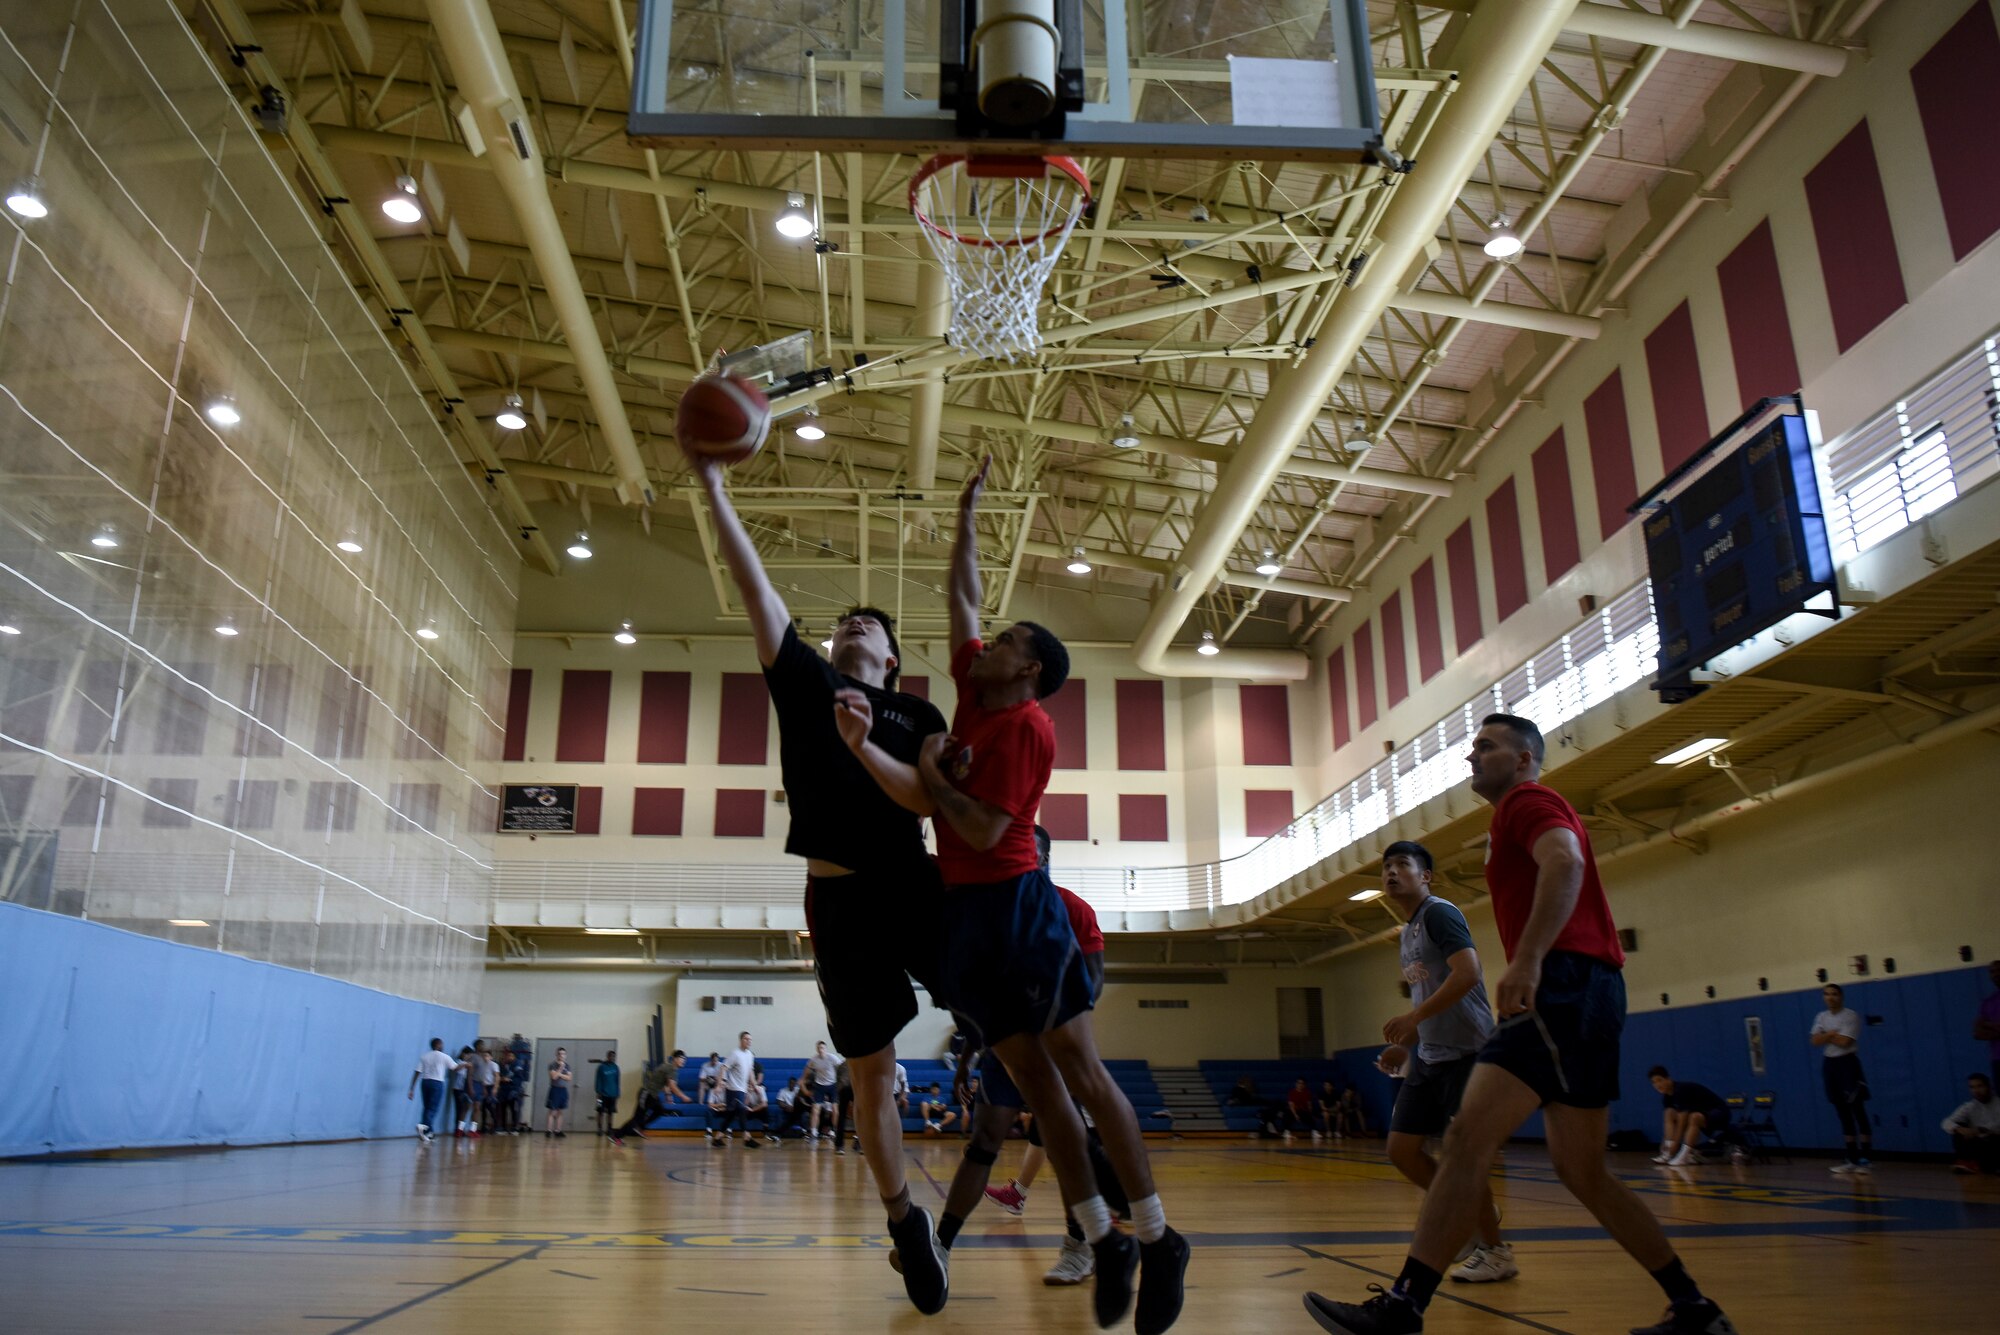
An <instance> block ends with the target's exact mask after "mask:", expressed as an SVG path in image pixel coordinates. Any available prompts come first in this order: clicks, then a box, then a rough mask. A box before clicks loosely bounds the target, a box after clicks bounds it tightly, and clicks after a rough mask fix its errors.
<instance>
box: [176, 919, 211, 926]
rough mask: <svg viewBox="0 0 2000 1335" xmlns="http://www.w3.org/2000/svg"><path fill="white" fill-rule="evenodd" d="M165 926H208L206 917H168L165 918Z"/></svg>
mask: <svg viewBox="0 0 2000 1335" xmlns="http://www.w3.org/2000/svg"><path fill="white" fill-rule="evenodd" d="M167 926H169V927H206V926H208V919H206V918H169V919H167Z"/></svg>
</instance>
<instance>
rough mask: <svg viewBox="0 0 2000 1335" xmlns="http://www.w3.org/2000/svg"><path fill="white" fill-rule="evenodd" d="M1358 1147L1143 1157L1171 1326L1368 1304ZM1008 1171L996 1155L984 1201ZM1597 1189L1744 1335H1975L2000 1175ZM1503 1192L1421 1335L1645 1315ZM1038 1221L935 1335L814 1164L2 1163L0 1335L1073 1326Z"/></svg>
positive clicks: (855, 1162) (1596, 1245)
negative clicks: (1321, 1303)
mask: <svg viewBox="0 0 2000 1335" xmlns="http://www.w3.org/2000/svg"><path fill="white" fill-rule="evenodd" d="M1379 1144H1380V1142H1373V1141H1364V1142H1360V1143H1358V1144H1343V1145H1338V1146H1327V1147H1321V1146H1318V1145H1313V1144H1310V1143H1298V1144H1289V1145H1287V1144H1276V1143H1269V1142H1262V1143H1260V1142H1254V1141H1244V1140H1220V1139H1213V1140H1197V1139H1189V1140H1185V1141H1178V1142H1171V1143H1169V1142H1166V1141H1156V1142H1154V1144H1153V1148H1154V1163H1155V1165H1156V1168H1157V1171H1158V1173H1159V1178H1160V1186H1161V1191H1162V1194H1163V1195H1164V1197H1165V1201H1166V1206H1167V1213H1168V1218H1169V1219H1170V1221H1172V1222H1173V1223H1174V1224H1175V1225H1176V1226H1177V1227H1179V1228H1180V1229H1181V1230H1182V1231H1183V1232H1184V1233H1186V1234H1187V1235H1188V1237H1189V1239H1190V1241H1192V1242H1193V1243H1194V1245H1195V1253H1194V1262H1193V1265H1192V1267H1191V1268H1190V1270H1189V1273H1188V1281H1189V1285H1190V1289H1189V1293H1188V1301H1187V1309H1186V1312H1185V1314H1184V1315H1183V1317H1182V1319H1181V1323H1180V1325H1179V1327H1177V1329H1178V1330H1180V1331H1185V1332H1189V1335H1211V1333H1215V1332H1232V1333H1236V1332H1250V1331H1255V1332H1258V1335H1264V1332H1273V1331H1296V1332H1302V1333H1304V1332H1314V1331H1317V1329H1318V1328H1317V1327H1316V1326H1314V1325H1313V1323H1312V1321H1311V1319H1310V1318H1308V1317H1307V1316H1306V1315H1305V1313H1304V1310H1303V1309H1302V1307H1301V1306H1300V1295H1301V1294H1302V1293H1303V1292H1304V1291H1305V1290H1307V1289H1319V1290H1321V1291H1322V1292H1326V1293H1330V1294H1335V1295H1340V1296H1346V1297H1359V1296H1361V1295H1362V1293H1363V1290H1364V1288H1365V1286H1366V1285H1367V1284H1369V1283H1370V1282H1387V1278H1388V1277H1389V1276H1392V1275H1393V1274H1394V1272H1395V1270H1396V1268H1397V1266H1398V1265H1399V1263H1400V1260H1401V1257H1402V1254H1403V1244H1404V1241H1405V1238H1406V1234H1407V1230H1408V1228H1409V1226H1410V1222H1411V1220H1412V1219H1413V1218H1414V1216H1415V1211H1416V1204H1417V1194H1416V1192H1415V1190H1414V1189H1413V1188H1411V1187H1409V1186H1407V1185H1405V1184H1404V1183H1403V1182H1402V1181H1401V1179H1400V1178H1398V1177H1397V1176H1396V1174H1395V1171H1394V1170H1393V1169H1392V1168H1390V1167H1389V1165H1388V1163H1387V1162H1386V1160H1385V1159H1384V1158H1383V1156H1382V1154H1381V1152H1380V1149H1379ZM958 1151H959V1142H957V1141H954V1140H945V1141H924V1142H919V1143H915V1144H912V1145H910V1146H909V1147H908V1153H909V1154H910V1156H911V1162H912V1169H913V1173H912V1179H913V1190H915V1192H916V1193H917V1194H918V1197H919V1199H921V1200H926V1201H928V1202H931V1203H933V1207H934V1208H935V1202H936V1201H937V1199H938V1191H939V1189H940V1188H941V1184H943V1183H945V1182H947V1181H948V1180H949V1178H950V1175H951V1173H952V1171H953V1168H954V1167H955V1165H956V1163H957V1161H958ZM1019 1155H1020V1146H1019V1144H1018V1143H1016V1144H1011V1145H1009V1146H1008V1148H1007V1150H1006V1151H1004V1152H1003V1154H1002V1157H1001V1162H1000V1173H999V1176H998V1178H997V1180H999V1181H1005V1180H1006V1176H1007V1172H1008V1170H1009V1169H1010V1168H1011V1167H1013V1166H1014V1165H1015V1164H1017V1163H1018V1162H1019ZM1617 1166H1618V1169H1619V1171H1620V1172H1621V1173H1623V1174H1624V1175H1625V1177H1626V1178H1627V1179H1628V1180H1629V1181H1630V1182H1632V1183H1633V1184H1634V1186H1635V1187H1637V1188H1638V1190H1640V1191H1641V1192H1642V1193H1643V1194H1644V1195H1645V1197H1646V1199H1647V1200H1648V1202H1650V1203H1651V1205H1652V1207H1653V1209H1654V1210H1655V1211H1657V1212H1658V1213H1659V1215H1660V1216H1661V1217H1662V1219H1663V1220H1664V1221H1665V1222H1666V1223H1667V1225H1668V1228H1669V1229H1670V1231H1671V1232H1673V1233H1674V1235H1675V1236H1676V1238H1677V1240H1678V1244H1679V1247H1680V1249H1681V1254H1682V1255H1683V1257H1685V1258H1686V1260H1687V1263H1688V1267H1689V1269H1690V1270H1691V1271H1692V1272H1693V1273H1694V1274H1695V1276H1696V1277H1697V1278H1698V1279H1699V1280H1701V1282H1702V1283H1703V1284H1704V1285H1706V1286H1707V1287H1708V1289H1709V1290H1710V1292H1712V1293H1714V1294H1715V1295H1717V1296H1718V1297H1719V1298H1721V1299H1722V1301H1723V1302H1724V1303H1726V1304H1727V1306H1728V1308H1729V1310H1730V1312H1731V1314H1732V1315H1733V1316H1734V1317H1735V1319H1736V1321H1737V1323H1738V1324H1739V1325H1740V1326H1741V1328H1742V1329H1743V1331H1744V1332H1745V1335H1768V1333H1770V1332H1779V1331H1785V1332H1792V1331H1890V1332H1900V1331H1906V1330H1914V1329H1918V1328H1922V1329H1924V1330H1929V1331H1973V1330H1991V1329H1993V1326H1992V1325H1991V1324H1990V1323H1991V1321H1992V1320H1993V1312H1994V1310H1995V1308H1994V1297H1993V1295H1994V1292H1995V1289H1994V1274H1993V1267H1994V1262H1995V1260H1996V1258H2000V1179H1995V1178H1982V1179H1975V1180H1965V1179H1959V1178H1954V1177H1952V1176H1950V1175H1949V1174H1948V1173H1947V1172H1946V1171H1945V1169H1944V1168H1943V1167H1942V1166H1939V1165H1929V1164H1925V1165H1904V1164H1891V1165H1887V1166H1884V1167H1882V1168H1880V1169H1878V1171H1877V1172H1876V1174H1875V1175H1874V1176H1873V1177H1872V1178H1869V1179H1863V1180H1860V1181H1850V1180H1844V1179H1841V1178H1837V1177H1831V1176H1830V1175H1829V1174H1828V1173H1827V1171H1826V1161H1824V1160H1812V1159H1801V1160H1799V1161H1797V1162H1795V1163H1793V1164H1790V1165H1783V1164H1780V1165H1778V1166H1774V1167H1764V1166H1756V1167H1745V1168H1729V1167H1706V1168H1701V1169H1696V1170H1675V1171H1673V1172H1671V1173H1670V1172H1668V1171H1666V1170H1661V1169H1655V1168H1653V1167H1651V1166H1650V1165H1649V1164H1648V1163H1647V1162H1646V1160H1645V1158H1644V1157H1643V1156H1640V1155H1623V1156H1620V1157H1619V1158H1618V1161H1617ZM1496 1186H1497V1188H1498V1189H1499V1190H1500V1192H1501V1193H1502V1195H1503V1197H1504V1204H1503V1208H1504V1210H1505V1212H1506V1223H1507V1231H1508V1233H1509V1234H1510V1235H1511V1236H1512V1238H1513V1241H1514V1245H1515V1249H1516V1253H1517V1255H1518V1257H1519V1260H1520V1264H1521V1272H1522V1273H1521V1277H1520V1278H1519V1279H1518V1280H1516V1281H1514V1282H1512V1283H1508V1284H1499V1285H1481V1286H1477V1287H1472V1286H1465V1285H1451V1284H1448V1285H1447V1286H1446V1291H1445V1292H1444V1293H1443V1294H1441V1295H1440V1298H1439V1300H1438V1302H1437V1303H1436V1304H1435V1305H1434V1306H1433V1307H1432V1309H1431V1311H1432V1316H1431V1320H1430V1323H1429V1328H1430V1329H1431V1330H1433V1331H1437V1332H1466V1335H1472V1333H1474V1332H1492V1333H1493V1335H1502V1333H1503V1332H1521V1331H1545V1332H1605V1331H1623V1330H1625V1329H1626V1328H1627V1327H1628V1326H1630V1325H1632V1324H1635V1323H1638V1322H1641V1321H1650V1320H1653V1319H1655V1317H1656V1316H1657V1314H1658V1312H1659V1310H1660V1308H1661V1306H1662V1302H1661V1299H1660V1297H1659V1294H1658V1290H1657V1289H1656V1288H1655V1287H1654V1286H1653V1284H1652V1282H1651V1281H1650V1280H1648V1279H1647V1278H1646V1277H1645V1276H1643V1275H1641V1274H1639V1273H1638V1271H1637V1269H1636V1268H1635V1267H1634V1266H1633V1265H1632V1264H1631V1263H1630V1262H1628V1261H1627V1260H1626V1259H1625V1258H1624V1256H1623V1255H1621V1254H1620V1253H1619V1252H1618V1250H1617V1248H1615V1247H1614V1246H1612V1245H1611V1244H1610V1243H1609V1242H1607V1241H1606V1240H1605V1239H1604V1237H1603V1236H1602V1234H1600V1233H1599V1232H1598V1231H1597V1230H1596V1228H1595V1227H1594V1226H1593V1224H1592V1222H1591V1221H1590V1219H1589V1218H1588V1217H1587V1216H1586V1215H1585V1214H1584V1213H1583V1211H1582V1210H1580V1209H1579V1208H1578V1207H1577V1206H1576V1205H1575V1204H1574V1203H1573V1202H1572V1201H1570V1200H1569V1198H1568V1197H1567V1196H1565V1195H1564V1193H1563V1191H1562V1189H1561V1187H1560V1186H1558V1185H1557V1183H1556V1182H1555V1180H1554V1177H1553V1175H1552V1174H1551V1173H1550V1172H1549V1170H1548V1164H1547V1161H1546V1159H1545V1158H1544V1157H1543V1155H1542V1154H1541V1153H1540V1151H1539V1150H1537V1149H1533V1148H1515V1149H1513V1150H1510V1151H1509V1153H1508V1155H1507V1157H1506V1162H1505V1164H1504V1166H1503V1168H1502V1170H1501V1173H1500V1175H1499V1178H1498V1179H1497V1181H1496ZM1059 1209H1060V1207H1059V1205H1058V1202H1057V1198H1056V1192H1055V1184H1054V1182H1053V1180H1052V1179H1045V1181H1044V1182H1043V1183H1041V1184H1038V1186H1037V1188H1036V1190H1035V1193H1034V1195H1033V1197H1032V1199H1031V1200H1030V1201H1029V1204H1028V1209H1027V1213H1026V1215H1025V1216H1024V1217H1023V1218H1019V1219H1015V1218H1010V1217H1009V1216H1007V1215H1005V1214H1003V1213H1002V1212H1001V1211H999V1210H998V1209H996V1208H994V1207H992V1206H991V1205H990V1203H989V1204H988V1205H985V1206H982V1207H981V1209H980V1211H979V1212H978V1213H977V1214H975V1215H974V1216H973V1218H972V1221H971V1223H970V1224H969V1225H968V1227H967V1229H966V1232H965V1234H964V1235H963V1236H962V1237H961V1239H960V1242H959V1245H958V1248H957V1250H956V1252H955V1253H954V1260H953V1269H952V1296H951V1305H950V1306H949V1307H947V1308H946V1309H945V1312H944V1313H943V1314H942V1315H940V1316H938V1317H935V1318H929V1319H926V1318H924V1317H920V1316H918V1315H917V1314H916V1313H915V1312H914V1311H913V1310H912V1309H911V1308H910V1307H909V1306H908V1304H907V1302H906V1301H905V1300H904V1298H903V1297H902V1288H901V1282H900V1281H899V1280H898V1278H897V1277H896V1276H895V1275H894V1274H893V1273H892V1272H891V1271H890V1269H889V1266H888V1264H887V1262H886V1260H885V1258H884V1253H883V1250H882V1249H883V1245H884V1239H883V1238H882V1236H881V1228H882V1216H881V1212H880V1210H879V1208H878V1206H877V1204H876V1202H875V1201H874V1199H873V1189H872V1185H871V1180H870V1178H869V1176H868V1172H867V1168H866V1165H865V1163H864V1162H863V1161H862V1160H861V1159H860V1158H859V1157H857V1156H856V1155H854V1154H853V1153H852V1152H850V1153H849V1154H848V1155H846V1156H845V1157H836V1156H835V1155H834V1154H833V1153H832V1151H831V1149H830V1147H827V1146H825V1145H820V1146H808V1145H806V1144H804V1143H802V1142H789V1143H787V1144H785V1145H784V1146H782V1147H767V1148H765V1149H761V1150H756V1151H744V1150H742V1149H738V1148H735V1147H733V1146H732V1147H731V1148H729V1149H727V1150H715V1149H710V1148H708V1147H707V1146H706V1145H705V1144H703V1143H702V1142H699V1141H696V1140H692V1139H685V1138H680V1139H658V1138H655V1139H652V1140H649V1141H644V1142H639V1141H628V1142H627V1143H626V1147H625V1148H624V1149H616V1148H614V1147H612V1146H610V1145H608V1144H605V1143H602V1142H600V1141H598V1140H596V1139H594V1138H593V1137H591V1136H590V1135H589V1134H587V1133H581V1134H580V1133H572V1134H571V1135H570V1136H569V1138H568V1139H567V1140H565V1141H560V1142H555V1141H548V1140H544V1139H542V1138H541V1137H539V1136H537V1137H534V1138H533V1139H527V1138H523V1139H519V1140H516V1139H512V1138H506V1139H490V1138H489V1139H485V1140H481V1141H477V1142H471V1141H465V1142H458V1143H452V1142H448V1141H441V1142H439V1143H438V1144H436V1145H434V1146H431V1147H428V1148H423V1147H419V1146H418V1145H417V1144H416V1143H414V1142H413V1141H375V1142H363V1143H352V1144H340V1145H315V1146H295V1147H274V1148H267V1149H246V1150H233V1151H227V1152H220V1153H203V1154H176V1155H165V1156H159V1157H150V1158H148V1157H137V1158H123V1159H110V1160H72V1161H61V1162H32V1163H30V1162H15V1163H9V1164H0V1295H4V1296H0V1330H6V1331H10V1332H12V1331H22V1332H53V1331H87V1332H92V1333H93V1335H95V1333H97V1332H106V1331H145V1332H149V1335H150V1333H151V1332H179V1331H188V1332H203V1333H204V1335H206V1333H209V1332H266V1331H313V1332H322V1333H324V1335H338V1333H339V1332H347V1331H363V1330H366V1331H371V1332H381V1335H390V1333H391V1332H401V1331H410V1332H424V1335H437V1333H438V1332H456V1331H465V1332H475V1331H476V1332H511V1331H523V1332H529V1331H532V1332H568V1331H606V1332H611V1331H618V1332H624V1331H632V1330H675V1329H698V1330H706V1331H731V1332H737V1331H740V1332H775V1331H793V1332H821V1331H843V1332H844V1331H866V1330H886V1331H898V1332H917V1331H920V1330H921V1331H924V1332H945V1331H976V1332H980V1333H981V1335H987V1333H989V1332H1034V1333H1035V1335H1056V1333H1057V1332H1068V1331H1076V1332H1084V1331H1089V1330H1093V1329H1095V1326H1094V1323H1093V1322H1092V1321H1091V1319H1090V1315H1089V1299H1088V1296H1087V1293H1086V1292H1085V1291H1084V1290H1080V1289H1051V1288H1045V1287H1044V1286H1043V1285H1042V1283H1041V1275H1042V1271H1043V1270H1044V1269H1045V1268H1046V1267H1047V1266H1048V1264H1049V1263H1050V1261H1051V1260H1052V1259H1053V1257H1054V1253H1055V1247H1056V1244H1057V1241H1058V1238H1059V1235H1060V1232H1061V1221H1060V1215H1059ZM1128 1329H1129V1327H1128Z"/></svg>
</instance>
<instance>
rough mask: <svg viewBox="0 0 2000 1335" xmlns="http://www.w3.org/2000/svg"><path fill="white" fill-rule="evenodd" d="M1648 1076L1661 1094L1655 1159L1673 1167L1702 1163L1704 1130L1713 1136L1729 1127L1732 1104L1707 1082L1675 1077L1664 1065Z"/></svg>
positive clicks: (1655, 1161)
mask: <svg viewBox="0 0 2000 1335" xmlns="http://www.w3.org/2000/svg"><path fill="white" fill-rule="evenodd" d="M1646 1078H1647V1079H1648V1080H1650V1081H1652V1082H1653V1088H1654V1089H1655V1090H1656V1091H1658V1093H1659V1095H1660V1107H1661V1132H1660V1152H1659V1153H1658V1154H1656V1155H1654V1156H1653V1162H1654V1163H1657V1164H1665V1165H1667V1166H1668V1167H1670V1168H1686V1167H1688V1166H1689V1165H1690V1164H1698V1163H1700V1162H1701V1137H1702V1133H1703V1132H1707V1133H1708V1135H1710V1136H1712V1137H1713V1136H1719V1135H1721V1134H1722V1133H1723V1132H1724V1131H1727V1130H1728V1129H1729V1105H1728V1104H1726V1103H1724V1102H1723V1100H1722V1096H1721V1095H1719V1094H1717V1093H1716V1092H1715V1091H1714V1090H1712V1089H1710V1088H1709V1087H1708V1086H1707V1085H1697V1084H1696V1083H1695V1082H1694V1081H1692V1080H1676V1079H1674V1078H1673V1077H1672V1076H1670V1075H1668V1074H1667V1068H1666V1067H1664V1066H1655V1067H1654V1068H1653V1069H1652V1070H1650V1071H1648V1072H1646Z"/></svg>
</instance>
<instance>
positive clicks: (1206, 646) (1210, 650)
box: [1194, 630, 1222, 658]
mask: <svg viewBox="0 0 2000 1335" xmlns="http://www.w3.org/2000/svg"><path fill="white" fill-rule="evenodd" d="M1194 651H1195V652H1196V653H1198V654H1200V655H1201V656H1202V657H1204V658H1213V657H1215V656H1216V655H1217V654H1219V653H1221V652H1222V646H1221V645H1219V644H1217V643H1216V642H1215V632H1214V631H1212V630H1205V631H1203V632H1202V633H1201V643H1200V644H1197V645H1196V646H1195V647H1194Z"/></svg>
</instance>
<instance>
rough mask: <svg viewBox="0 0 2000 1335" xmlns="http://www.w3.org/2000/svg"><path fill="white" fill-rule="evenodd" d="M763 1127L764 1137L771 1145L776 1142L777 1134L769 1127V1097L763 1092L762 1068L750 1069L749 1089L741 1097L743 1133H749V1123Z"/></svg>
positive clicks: (746, 1134)
mask: <svg viewBox="0 0 2000 1335" xmlns="http://www.w3.org/2000/svg"><path fill="white" fill-rule="evenodd" d="M752 1122H755V1123H756V1124H757V1125H758V1126H761V1127H763V1128H764V1139H766V1140H768V1141H770V1142H771V1143H772V1144H773V1145H775V1144H777V1143H778V1137H777V1135H776V1134H775V1133H774V1132H773V1131H772V1129H771V1097H770V1095H768V1094H766V1093H765V1092H764V1068H763V1067H761V1066H754V1067H752V1068H751V1069H750V1089H749V1092H748V1093H746V1094H745V1095H744V1098H743V1134H744V1135H745V1136H748V1135H749V1134H750V1123H752Z"/></svg>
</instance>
